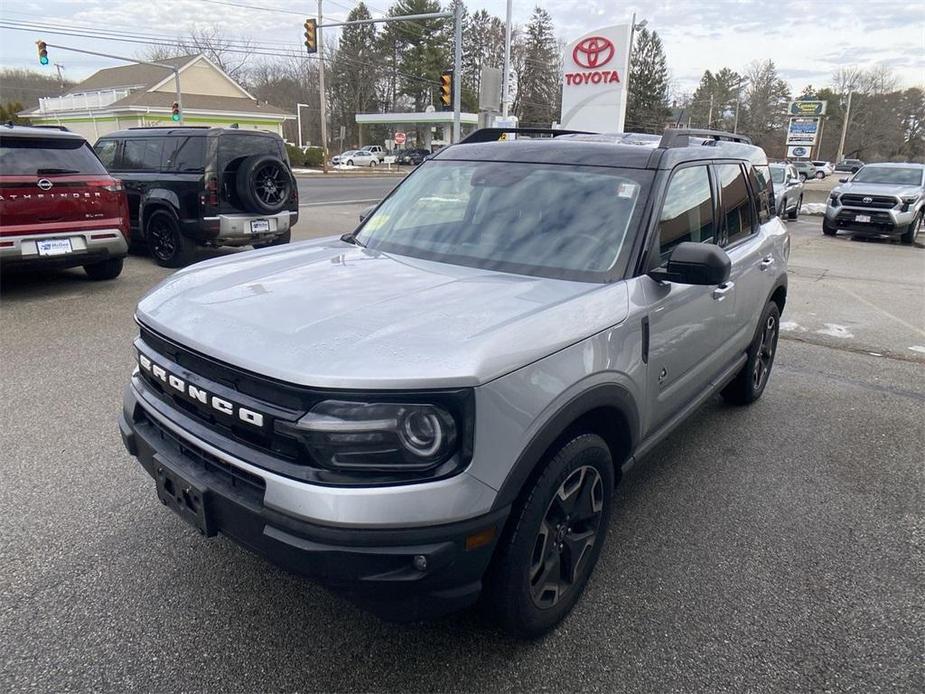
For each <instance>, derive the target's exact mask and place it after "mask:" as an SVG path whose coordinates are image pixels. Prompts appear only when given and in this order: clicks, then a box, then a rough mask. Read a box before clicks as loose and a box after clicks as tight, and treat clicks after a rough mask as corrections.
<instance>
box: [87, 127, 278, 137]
mask: <svg viewBox="0 0 925 694" xmlns="http://www.w3.org/2000/svg"><path fill="white" fill-rule="evenodd" d="M213 133H222V134H226V133H228V134H242V135H244V134H246V135H264V136H266V137H275V138H278V137H279V135H277V134H276V133H271V132H270V131H268V130H245V129H243V128H220V127H211V126H208V125H174V126H169V125H168V126H152V127H138V128H128V129H126V130H116V131H115V132H111V133H106V134H105V135H101V136H100V139H101V140H102V139H107V138H115V137H120V138H125V137H169V136H171V135H187V136H190V135H201V136H202V137H206V136H207V135H211V134H213Z"/></svg>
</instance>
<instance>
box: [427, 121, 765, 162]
mask: <svg viewBox="0 0 925 694" xmlns="http://www.w3.org/2000/svg"><path fill="white" fill-rule="evenodd" d="M499 132H500V131H499ZM537 132H539V131H537ZM549 132H553V131H549ZM477 134H478V131H476V133H474V135H477ZM470 138H471V140H472V142H471V143H469V144H467V143H466V142H465V141H464V142H462V143H460V144H456V145H451V146H449V147H444V148H443V149H441V150H440V151H439V152H438V153H437V154H435V155H434V159H438V160H461V161H499V162H524V163H534V164H576V165H583V166H609V167H623V168H632V169H670V168H673V167H674V166H676V165H678V164H680V163H683V162H687V161H702V160H713V159H737V160H740V161H751V162H752V163H755V164H765V163H767V156H766V155H765V153H764V150H762V149H761V148H760V147H755V146H754V145H751V144H749V141H748V139H747V138H743V137H741V136H735V135H732V134H729V133H718V132H714V131H695V130H692V131H685V130H678V131H676V132H675V131H668V133H667V134H666V135H662V136H659V135H650V134H645V133H576V132H570V133H564V134H561V135H559V134H557V135H555V136H554V137H520V136H518V137H517V139H514V140H506V141H498V140H497V136H495V137H494V138H493V139H492V141H486V140H485V139H481V138H479V137H471V136H470ZM720 138H723V139H720ZM725 138H729V139H725ZM733 138H735V139H737V140H743V141H731V140H732V139H733Z"/></svg>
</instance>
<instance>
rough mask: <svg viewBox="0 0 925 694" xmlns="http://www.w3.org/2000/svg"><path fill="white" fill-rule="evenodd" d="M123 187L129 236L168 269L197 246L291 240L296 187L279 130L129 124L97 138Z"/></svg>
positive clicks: (258, 244) (100, 151) (183, 260)
mask: <svg viewBox="0 0 925 694" xmlns="http://www.w3.org/2000/svg"><path fill="white" fill-rule="evenodd" d="M94 148H95V149H96V152H97V154H99V156H100V159H102V160H103V163H104V164H105V165H106V166H107V168H108V169H109V170H110V171H111V172H113V173H115V174H116V175H117V176H118V177H119V178H121V179H122V181H123V182H124V184H125V188H126V191H127V193H128V202H129V210H130V213H131V220H132V241H133V242H134V243H135V244H136V245H140V244H142V243H146V244H147V246H148V249H149V250H150V252H151V255H152V256H153V257H154V260H155V261H156V262H157V263H158V264H159V265H163V266H165V267H181V266H183V265H187V264H189V263H190V262H191V261H192V259H193V253H194V251H195V249H196V247H197V246H213V247H214V246H249V245H252V246H254V247H255V248H262V247H265V246H277V245H281V244H285V243H289V239H290V235H291V233H292V232H291V228H292V226H293V225H295V223H296V221H298V218H299V198H298V188H297V186H296V181H295V178H294V177H293V175H292V171H291V169H290V168H289V159H288V156H287V154H286V148H285V146H284V144H283V140H282V138H281V137H280V136H279V135H276V134H274V133H270V132H265V131H255V130H240V129H237V128H206V127H195V126H192V127H191V126H187V127H176V128H130V129H128V130H121V131H119V132H114V133H110V134H108V135H105V136H104V137H102V138H100V139H99V140H97V143H96V145H94Z"/></svg>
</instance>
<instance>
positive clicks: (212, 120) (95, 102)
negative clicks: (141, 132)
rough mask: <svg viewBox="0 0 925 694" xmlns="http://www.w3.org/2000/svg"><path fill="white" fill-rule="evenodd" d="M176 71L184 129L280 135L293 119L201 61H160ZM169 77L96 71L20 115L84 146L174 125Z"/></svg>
mask: <svg viewBox="0 0 925 694" xmlns="http://www.w3.org/2000/svg"><path fill="white" fill-rule="evenodd" d="M159 62H162V63H164V64H167V65H175V66H177V67H178V68H179V70H180V89H181V93H182V103H183V121H184V123H183V124H184V125H213V126H228V125H231V124H233V123H236V124H237V125H238V127H239V128H242V129H248V128H249V129H256V130H269V131H271V132H274V133H277V134H279V135H282V125H283V121H286V120H292V119H294V118H295V115H293V114H289V113H286V112H284V111H282V110H281V109H279V108H276V107H275V106H270V105H268V104H261V103H259V102H258V101H257V100H256V99H255V98H254V97H253V96H251V95H250V94H249V93H248V92H247V90H246V89H244V87H242V86H241V85H240V84H238V83H237V82H235V81H234V80H233V79H231V77H229V76H228V75H227V74H225V72H223V71H222V70H221V69H220V68H219V67H218V66H217V65H215V64H214V63H213V62H212V61H210V60H209V59H208V58H206V57H205V56H204V55H202V54H200V55H188V56H181V57H179V58H168V59H165V60H162V61H159ZM174 101H176V87H175V80H174V73H173V71H172V70H168V69H166V68H162V67H156V66H154V65H144V64H141V63H134V64H132V65H124V66H122V67H112V68H106V69H105V70H100V71H98V72H96V73H94V74H93V75H91V76H90V77H88V78H87V79H85V80H84V81H83V82H81V83H80V84H77V85H75V86H74V87H72V88H71V89H70V91H68V92H67V93H66V94H64V95H62V96H50V97H45V98H42V99H39V106H38V108H35V109H32V110H30V111H24V112H23V113H21V114H20V115H22V116H24V117H26V118H29V119H31V120H32V122H33V123H34V124H36V125H63V126H65V127H67V128H68V129H69V130H72V131H73V132H76V133H79V134H81V135H83V136H84V137H86V138H87V139H88V140H90V142H94V141H96V139H97V138H98V137H100V136H101V135H105V134H106V133H110V132H113V131H115V130H122V129H124V128H132V127H138V126H169V125H176V123H174V122H173V121H172V120H171V114H172V106H173V103H174Z"/></svg>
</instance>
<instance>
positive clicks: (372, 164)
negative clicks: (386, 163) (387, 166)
mask: <svg viewBox="0 0 925 694" xmlns="http://www.w3.org/2000/svg"><path fill="white" fill-rule="evenodd" d="M378 163H379V162H378V161H376V160H375V159H373V160H372V161H371V162H369V168H373V167H374V166H375V165H376V164H378Z"/></svg>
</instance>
